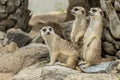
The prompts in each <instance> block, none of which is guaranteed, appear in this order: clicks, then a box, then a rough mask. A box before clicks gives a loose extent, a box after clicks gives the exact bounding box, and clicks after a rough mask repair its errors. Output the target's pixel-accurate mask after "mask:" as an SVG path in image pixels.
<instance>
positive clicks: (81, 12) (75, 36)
mask: <svg viewBox="0 0 120 80" xmlns="http://www.w3.org/2000/svg"><path fill="white" fill-rule="evenodd" d="M71 13H72V14H73V15H74V16H75V21H74V22H73V27H72V31H71V36H70V37H71V41H72V42H73V43H79V44H80V43H82V42H83V36H84V34H85V32H86V29H87V21H86V12H85V9H84V8H83V7H74V8H73V9H72V10H71Z"/></svg>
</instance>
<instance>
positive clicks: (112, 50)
mask: <svg viewBox="0 0 120 80" xmlns="http://www.w3.org/2000/svg"><path fill="white" fill-rule="evenodd" d="M103 49H104V51H105V52H106V53H107V54H110V55H115V53H116V49H115V47H114V45H113V44H111V43H109V42H103Z"/></svg>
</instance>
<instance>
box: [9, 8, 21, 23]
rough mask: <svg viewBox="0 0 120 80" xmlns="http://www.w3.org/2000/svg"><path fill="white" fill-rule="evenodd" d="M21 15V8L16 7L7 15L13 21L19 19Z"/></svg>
mask: <svg viewBox="0 0 120 80" xmlns="http://www.w3.org/2000/svg"><path fill="white" fill-rule="evenodd" d="M21 15H22V10H21V9H19V8H18V9H17V10H16V12H15V13H14V14H12V15H10V16H9V17H8V19H13V20H15V21H19V19H20V17H21Z"/></svg>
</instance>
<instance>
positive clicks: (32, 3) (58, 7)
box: [29, 0, 68, 14]
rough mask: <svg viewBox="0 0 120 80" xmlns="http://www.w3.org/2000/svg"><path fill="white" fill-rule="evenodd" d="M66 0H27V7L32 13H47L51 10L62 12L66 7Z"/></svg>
mask: <svg viewBox="0 0 120 80" xmlns="http://www.w3.org/2000/svg"><path fill="white" fill-rule="evenodd" d="M67 6H68V0H47V1H46V0H29V9H30V10H31V11H32V13H33V14H38V13H39V14H40V13H48V12H52V11H61V12H63V11H64V10H65V9H67Z"/></svg>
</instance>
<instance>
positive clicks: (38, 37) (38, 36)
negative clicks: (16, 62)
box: [31, 33, 44, 43]
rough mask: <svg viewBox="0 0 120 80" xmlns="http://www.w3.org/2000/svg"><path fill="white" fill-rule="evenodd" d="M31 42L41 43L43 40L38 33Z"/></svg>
mask: <svg viewBox="0 0 120 80" xmlns="http://www.w3.org/2000/svg"><path fill="white" fill-rule="evenodd" d="M31 42H32V43H43V42H44V40H43V38H42V36H41V35H40V34H39V33H38V35H37V36H36V37H35V38H33V39H32V41H31Z"/></svg>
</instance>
